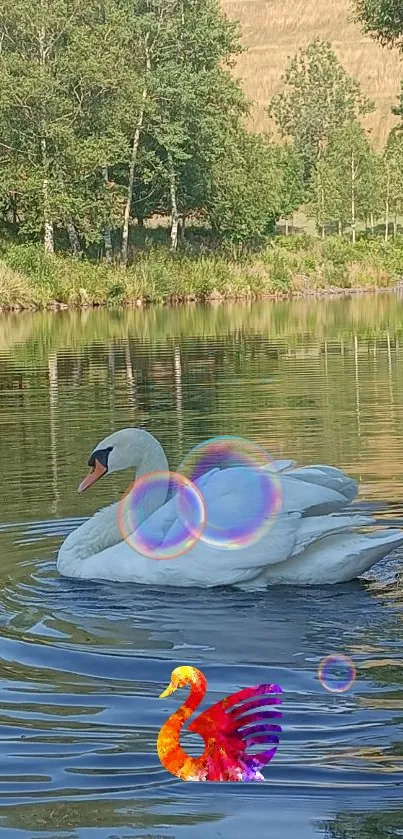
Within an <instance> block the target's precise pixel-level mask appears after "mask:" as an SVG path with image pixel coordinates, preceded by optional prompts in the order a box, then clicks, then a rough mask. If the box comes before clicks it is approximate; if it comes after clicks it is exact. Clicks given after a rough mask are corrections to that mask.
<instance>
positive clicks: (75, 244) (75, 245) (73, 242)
mask: <svg viewBox="0 0 403 839" xmlns="http://www.w3.org/2000/svg"><path fill="white" fill-rule="evenodd" d="M66 227H67V233H68V235H69V242H70V247H71V250H72V251H73V254H74V256H80V254H82V252H83V251H82V248H81V244H80V240H79V238H78V234H77V230H76V228H75V226H74V222H73V219H69V220H68V222H67V225H66Z"/></svg>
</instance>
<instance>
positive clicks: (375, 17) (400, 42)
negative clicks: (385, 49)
mask: <svg viewBox="0 0 403 839" xmlns="http://www.w3.org/2000/svg"><path fill="white" fill-rule="evenodd" d="M355 7H356V19H357V20H358V22H359V23H361V24H362V26H363V29H364V32H368V33H369V34H371V35H372V36H373V37H374V38H377V39H378V40H379V41H380V42H381V44H384V45H388V46H391V47H398V48H399V49H403V5H402V3H401V2H400V0H355Z"/></svg>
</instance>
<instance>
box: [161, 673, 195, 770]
mask: <svg viewBox="0 0 403 839" xmlns="http://www.w3.org/2000/svg"><path fill="white" fill-rule="evenodd" d="M179 671H181V673H180V681H179V683H178V684H173V683H172V681H171V684H170V686H169V687H168V688H167V690H166V691H164V693H163V694H161V695H162V696H165V695H168V694H169V693H173V691H175V690H176V689H177V688H178V687H184V686H185V685H187V684H189V685H190V693H189V696H188V697H187V699H185V701H184V702H183V703H182V705H181V706H180V708H178V710H177V711H175V713H174V714H172V716H170V717H169V719H167V721H166V722H165V723H164V725H163V726H162V728H161V729H160V732H159V734H158V739H157V752H158V757H159V759H160V761H161V763H162V765H163V766H164V767H165V769H167V770H168V772H171V773H172V775H176V776H177V777H178V778H182V779H183V780H185V781H189V780H191V779H192V777H193V778H194V779H195V780H197V772H198V769H199V767H200V762H201V757H191V756H190V755H188V754H187V753H186V752H185V750H184V749H183V748H182V746H181V745H180V733H181V730H182V728H183V726H184V725H185V723H186V722H187V720H188V719H189V717H191V716H192V714H193V712H194V711H195V710H196V708H197V707H198V706H199V705H200V703H201V702H202V700H203V697H204V695H205V693H206V690H207V679H206V677H205V675H204V674H203V673H202V672H201V670H198V669H197V668H196V667H177V668H176V671H174V672H175V673H178V672H179Z"/></svg>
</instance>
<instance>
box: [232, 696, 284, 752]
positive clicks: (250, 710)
mask: <svg viewBox="0 0 403 839" xmlns="http://www.w3.org/2000/svg"><path fill="white" fill-rule="evenodd" d="M282 692H283V691H282V689H281V687H280V685H256V687H253V688H245V689H244V690H243V691H239V692H238V693H235V694H232V696H228V697H227V699H226V706H225V710H226V713H227V714H228V715H229V716H230V718H231V721H232V725H233V735H235V736H236V737H241V738H242V740H244V742H245V744H246V749H247V755H246V757H247V758H250V759H251V760H252V762H253V766H255V767H257V766H265V764H266V763H269V761H270V760H271V759H272V758H273V757H274V755H275V754H276V751H277V746H278V744H279V735H280V734H281V732H282V728H281V725H280V724H279V723H278V722H274V720H280V719H281V718H282V716H283V715H282V713H281V711H278V710H275V709H274V708H273V706H276V705H281V701H282V700H281V698H280V697H278V696H276V694H281V693H282ZM224 702H225V700H224ZM234 706H235V707H234ZM257 709H260V710H257ZM269 744H271V748H270V749H266V750H258V751H257V752H255V747H256V746H261V745H269ZM252 750H253V751H252Z"/></svg>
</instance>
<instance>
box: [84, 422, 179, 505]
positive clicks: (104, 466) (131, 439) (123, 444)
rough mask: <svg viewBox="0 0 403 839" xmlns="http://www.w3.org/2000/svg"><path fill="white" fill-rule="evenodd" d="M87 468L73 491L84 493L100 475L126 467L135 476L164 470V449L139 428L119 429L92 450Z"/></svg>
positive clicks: (165, 464) (166, 464)
mask: <svg viewBox="0 0 403 839" xmlns="http://www.w3.org/2000/svg"><path fill="white" fill-rule="evenodd" d="M88 465H89V466H90V467H91V471H90V472H89V474H88V475H87V476H86V477H85V478H84V480H82V481H81V483H80V485H79V486H78V488H77V492H84V490H86V489H88V488H89V487H90V486H92V485H93V484H95V483H96V482H97V481H99V479H100V478H102V477H103V476H104V475H111V474H112V473H113V472H121V471H123V470H124V469H128V468H129V467H131V468H134V469H136V473H137V475H139V472H140V473H145V472H152V471H157V470H161V471H166V470H167V469H168V463H167V460H166V457H165V454H164V450H163V449H162V447H161V446H160V444H159V443H158V441H157V440H156V439H155V437H153V436H152V435H151V434H149V432H148V431H145V430H144V429H143V428H122V429H121V430H120V431H114V432H113V434H109V435H108V437H105V438H104V439H103V440H101V441H100V442H99V443H97V445H96V446H95V448H94V449H93V450H92V452H91V454H90V457H89V459H88Z"/></svg>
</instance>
